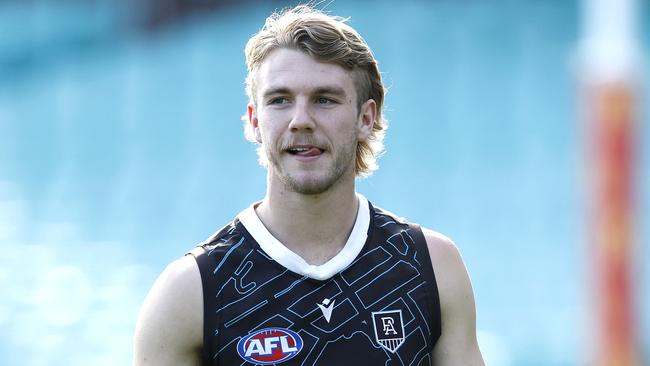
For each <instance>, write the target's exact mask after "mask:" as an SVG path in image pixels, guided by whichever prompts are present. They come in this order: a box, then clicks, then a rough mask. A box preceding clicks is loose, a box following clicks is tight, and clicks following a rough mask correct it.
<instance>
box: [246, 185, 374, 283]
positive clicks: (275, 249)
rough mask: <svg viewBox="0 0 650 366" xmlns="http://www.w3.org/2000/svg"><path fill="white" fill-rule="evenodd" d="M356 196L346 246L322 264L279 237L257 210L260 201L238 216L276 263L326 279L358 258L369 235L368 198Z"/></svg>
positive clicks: (301, 273) (316, 277) (294, 270)
mask: <svg viewBox="0 0 650 366" xmlns="http://www.w3.org/2000/svg"><path fill="white" fill-rule="evenodd" d="M356 195H357V201H358V202H359V208H358V210H357V218H356V220H355V222H354V227H353V228H352V232H351V233H350V236H349V237H348V240H347V242H346V243H345V246H344V247H343V249H341V251H340V252H339V253H338V254H336V255H335V256H334V257H333V258H332V259H330V260H329V261H327V262H325V263H323V264H321V265H312V264H309V263H307V262H306V261H305V260H304V259H302V257H300V256H299V255H298V254H296V253H294V252H293V251H291V250H290V249H289V248H287V247H286V246H285V245H284V244H282V243H281V242H280V241H279V240H278V239H276V238H275V237H274V236H273V235H272V234H271V233H270V232H269V231H268V230H267V228H266V226H264V224H263V223H262V221H261V220H260V218H259V217H258V216H257V213H255V205H256V204H253V205H251V206H250V207H248V208H247V209H245V210H244V211H242V212H241V213H239V215H237V218H238V219H239V221H240V222H241V223H242V224H243V225H244V227H245V228H246V230H247V231H248V232H249V233H250V234H251V236H253V239H255V241H257V243H258V244H259V246H260V247H261V248H262V250H263V251H264V252H266V254H268V255H269V256H270V257H271V258H273V259H274V260H275V261H276V262H278V263H280V264H281V265H282V266H284V267H286V268H287V269H289V270H290V271H292V272H295V273H298V274H300V275H303V276H306V277H309V278H313V279H316V280H321V281H322V280H326V279H328V278H331V277H332V276H334V275H335V274H337V273H339V272H341V271H342V270H344V269H345V268H347V267H348V266H349V265H350V264H351V263H352V262H353V261H354V260H355V259H356V258H357V255H359V253H360V252H361V249H363V245H364V244H365V243H366V239H367V238H368V228H369V226H370V208H369V205H368V200H367V199H366V198H365V197H364V196H363V195H361V194H359V193H357V194H356Z"/></svg>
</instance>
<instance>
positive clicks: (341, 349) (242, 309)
mask: <svg viewBox="0 0 650 366" xmlns="http://www.w3.org/2000/svg"><path fill="white" fill-rule="evenodd" d="M357 197H358V198H359V209H358V214H357V219H356V222H355V225H354V228H353V230H352V233H351V234H350V237H349V239H348V242H347V243H346V244H345V246H344V248H343V249H342V250H341V251H340V252H339V253H338V254H337V255H336V256H335V257H334V258H332V259H331V260H330V261H328V262H327V263H325V264H323V265H321V266H314V265H309V264H308V263H307V262H305V261H304V260H302V258H300V257H299V256H298V255H297V254H295V253H293V252H291V251H290V250H289V249H287V248H286V247H284V246H283V245H282V244H281V243H280V242H279V241H277V239H275V238H274V237H273V236H272V235H271V234H270V233H269V232H268V231H267V230H266V228H265V227H264V225H263V224H262V223H261V221H260V220H259V218H258V217H257V215H256V214H255V210H254V207H253V206H251V207H249V208H248V209H247V210H245V211H243V212H242V213H240V214H239V215H238V216H237V218H235V219H234V220H233V221H232V222H231V223H230V224H229V225H227V226H225V227H224V228H223V229H221V230H220V231H218V232H217V233H216V234H214V235H213V236H212V237H210V238H209V239H208V240H206V241H205V242H203V243H202V244H200V245H199V246H198V247H197V248H195V249H194V250H193V251H191V252H190V253H191V254H192V255H193V256H194V257H195V259H196V262H197V263H198V266H199V270H200V273H201V280H202V285H203V304H204V309H203V311H204V324H203V333H204V336H203V337H204V338H203V364H204V365H221V366H232V365H282V366H289V365H291V366H293V365H323V366H346V365H355V366H361V365H372V366H377V365H393V366H397V365H431V351H432V349H433V347H434V345H435V343H436V341H437V340H438V338H439V337H440V332H441V319H440V301H439V297H438V289H437V285H436V280H435V277H434V272H433V268H432V265H431V260H430V257H429V252H428V249H427V246H426V242H425V239H424V235H423V234H422V231H421V229H420V227H419V226H417V225H414V224H409V223H406V222H404V221H403V220H401V219H399V218H397V217H395V216H393V215H392V214H389V213H387V212H385V211H383V210H381V209H379V208H375V207H373V206H372V205H371V204H370V203H369V202H368V201H367V200H366V199H365V198H364V197H363V196H361V195H357ZM314 225H317V223H314Z"/></svg>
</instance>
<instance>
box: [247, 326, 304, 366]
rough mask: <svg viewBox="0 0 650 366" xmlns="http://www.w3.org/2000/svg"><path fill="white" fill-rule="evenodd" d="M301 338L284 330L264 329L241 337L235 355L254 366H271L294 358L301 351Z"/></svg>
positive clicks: (290, 331) (292, 332)
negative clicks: (254, 365) (237, 354)
mask: <svg viewBox="0 0 650 366" xmlns="http://www.w3.org/2000/svg"><path fill="white" fill-rule="evenodd" d="M302 345H303V343H302V338H300V336H299V335H298V333H296V332H294V331H292V330H289V329H286V328H265V329H261V330H258V331H255V332H253V333H251V334H249V335H247V336H245V337H243V338H242V339H241V340H240V341H239V343H237V353H239V356H241V358H243V359H244V360H246V361H248V362H251V363H254V364H256V365H273V364H276V363H281V362H284V361H287V360H289V359H292V358H294V357H295V356H296V355H297V354H298V353H299V352H300V350H302Z"/></svg>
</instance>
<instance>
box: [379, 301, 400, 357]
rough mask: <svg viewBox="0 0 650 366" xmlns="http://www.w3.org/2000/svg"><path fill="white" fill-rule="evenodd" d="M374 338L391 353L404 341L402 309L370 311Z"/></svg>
mask: <svg viewBox="0 0 650 366" xmlns="http://www.w3.org/2000/svg"><path fill="white" fill-rule="evenodd" d="M372 322H373V324H374V326H375V340H376V341H377V343H379V344H380V345H381V346H382V347H384V348H386V349H387V350H389V351H390V352H392V353H395V351H397V349H398V348H399V347H400V346H401V345H402V344H403V343H404V323H403V322H402V310H388V311H376V312H373V313H372Z"/></svg>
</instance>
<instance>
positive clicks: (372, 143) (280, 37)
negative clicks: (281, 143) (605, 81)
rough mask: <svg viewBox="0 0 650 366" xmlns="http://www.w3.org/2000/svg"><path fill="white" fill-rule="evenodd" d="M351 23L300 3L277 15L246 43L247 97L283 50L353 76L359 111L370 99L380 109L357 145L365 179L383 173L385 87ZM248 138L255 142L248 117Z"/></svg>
mask: <svg viewBox="0 0 650 366" xmlns="http://www.w3.org/2000/svg"><path fill="white" fill-rule="evenodd" d="M347 20H348V19H346V18H342V17H338V16H331V15H328V14H325V13H324V12H322V11H320V10H316V9H314V8H312V7H311V6H309V5H299V6H296V7H295V8H293V9H286V10H284V11H281V12H279V13H277V12H276V13H273V14H272V15H271V16H269V17H268V18H267V19H266V22H265V23H264V26H263V27H262V29H261V30H260V31H259V32H258V33H256V34H255V35H253V36H252V37H251V38H250V39H249V40H248V43H247V44H246V49H245V54H246V66H247V68H248V76H247V77H246V94H247V95H248V98H249V101H250V103H252V104H253V105H255V102H256V95H255V93H256V84H255V83H256V73H257V71H258V69H259V67H260V65H261V64H262V62H264V60H265V59H266V57H267V56H268V55H269V53H270V52H271V51H273V50H275V49H278V48H287V49H294V50H299V51H302V52H304V53H306V54H308V55H310V56H312V57H314V58H316V59H317V60H319V61H321V62H330V63H334V64H337V65H339V66H341V67H343V68H345V69H346V70H349V71H351V72H352V77H353V79H354V84H355V89H356V92H357V110H360V107H361V106H362V105H363V103H365V102H366V101H367V100H369V99H373V100H374V101H375V103H376V105H377V114H376V118H375V121H374V122H375V123H374V125H373V129H372V133H371V134H370V136H369V137H368V139H367V140H366V141H360V142H359V143H358V144H357V151H356V164H355V174H356V175H357V176H360V177H365V176H368V175H370V174H372V172H373V171H375V170H377V169H378V166H377V158H378V157H379V156H380V155H381V153H382V152H383V150H384V134H385V131H386V128H387V122H386V120H385V119H384V117H383V115H382V105H383V102H384V94H385V89H384V84H383V82H382V79H381V74H380V73H379V68H378V67H377V60H375V58H374V56H373V54H372V51H371V50H370V47H369V46H368V44H367V43H366V41H364V39H363V38H362V37H361V35H359V33H358V32H357V31H356V30H354V29H353V28H352V27H350V26H349V25H348V24H346V21H347ZM243 119H244V122H245V125H246V137H247V138H248V139H249V140H251V141H255V139H254V137H253V136H252V131H251V127H250V125H249V123H246V122H248V118H247V116H244V117H243ZM258 154H260V162H261V163H262V164H263V165H265V164H266V156H265V155H263V154H265V153H264V150H263V149H258Z"/></svg>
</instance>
